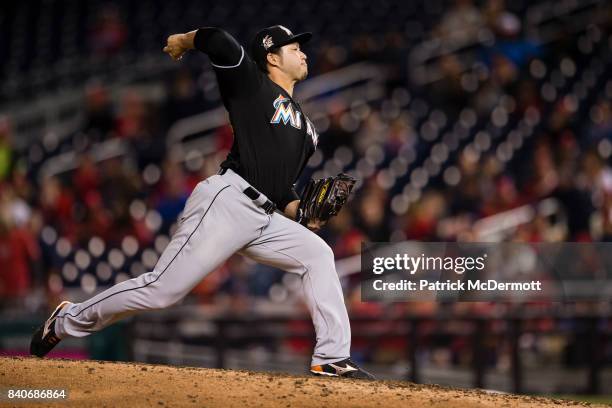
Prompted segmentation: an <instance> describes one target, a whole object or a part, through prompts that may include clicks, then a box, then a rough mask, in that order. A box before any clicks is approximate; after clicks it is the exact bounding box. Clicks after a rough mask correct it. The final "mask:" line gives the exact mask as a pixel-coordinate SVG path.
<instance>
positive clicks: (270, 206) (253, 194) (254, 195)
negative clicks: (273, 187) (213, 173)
mask: <svg viewBox="0 0 612 408" xmlns="http://www.w3.org/2000/svg"><path fill="white" fill-rule="evenodd" d="M226 172H227V168H226V167H222V168H221V169H220V170H219V173H218V174H220V175H223V174H225V173H226ZM243 193H244V195H246V196H247V197H249V198H250V199H251V200H253V201H255V200H257V199H258V198H259V196H260V195H261V193H260V192H259V191H257V190H255V189H254V188H253V187H250V186H249V187H247V188H245V189H244V191H243ZM260 207H261V208H262V209H263V210H264V211H265V212H266V214H272V213H273V212H274V211H275V210H276V205H275V204H274V203H273V202H272V201H270V200H269V199H267V200H266V202H265V203H263V204H261V205H260Z"/></svg>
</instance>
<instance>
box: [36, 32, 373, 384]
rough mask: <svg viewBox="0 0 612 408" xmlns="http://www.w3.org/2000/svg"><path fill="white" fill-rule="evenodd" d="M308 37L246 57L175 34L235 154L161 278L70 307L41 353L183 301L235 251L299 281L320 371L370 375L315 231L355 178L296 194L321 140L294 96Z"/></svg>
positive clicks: (39, 337) (270, 44)
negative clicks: (353, 351) (194, 53)
mask: <svg viewBox="0 0 612 408" xmlns="http://www.w3.org/2000/svg"><path fill="white" fill-rule="evenodd" d="M311 36H312V35H311V33H302V34H298V35H294V34H293V33H292V32H291V31H290V30H289V29H287V28H285V27H283V26H280V25H277V26H272V27H268V28H265V29H263V30H261V31H260V32H258V33H257V34H256V35H255V37H254V39H253V40H252V41H251V46H250V50H249V52H248V53H247V52H246V51H245V49H244V48H243V47H242V46H240V44H238V43H237V42H236V40H235V39H234V38H233V37H232V36H231V35H229V34H228V33H227V32H226V31H224V30H222V29H219V28H213V27H205V28H200V29H198V30H194V31H191V32H188V33H185V34H175V35H171V36H170V37H168V40H167V45H166V46H165V48H164V49H163V50H164V52H166V53H167V54H169V55H170V56H171V57H172V58H173V59H175V60H180V59H181V58H182V57H183V55H184V54H185V53H186V52H188V51H189V50H192V49H196V50H199V51H201V52H203V53H205V54H207V55H208V57H209V58H210V61H211V63H212V66H213V68H214V71H215V73H216V76H217V81H218V83H219V89H220V92H221V97H222V100H223V104H224V106H225V108H226V109H227V111H228V112H229V117H230V122H231V125H232V128H233V131H234V143H233V146H232V148H231V151H230V153H229V154H228V156H227V159H226V160H225V161H224V162H223V163H222V164H221V168H220V170H219V173H218V174H216V175H213V176H211V177H209V178H207V179H206V180H203V181H202V182H200V183H199V184H198V185H197V186H196V188H195V189H194V190H193V192H192V194H191V196H190V197H189V199H188V201H187V203H186V205H185V208H184V210H183V213H182V216H181V218H180V220H179V225H178V228H177V231H176V233H175V234H174V236H173V237H172V240H171V242H170V243H169V245H168V247H167V248H166V249H165V251H164V252H163V254H162V255H161V257H160V259H159V261H158V262H157V264H156V266H155V267H154V269H153V270H152V271H151V272H148V273H144V274H142V275H140V276H138V277H137V278H134V279H130V280H127V281H124V282H121V283H119V284H117V285H115V286H113V287H111V288H109V289H107V290H105V291H104V292H101V293H100V294H98V295H96V296H94V297H92V298H91V299H89V300H87V301H85V302H82V303H71V302H67V301H64V302H62V303H61V304H60V305H58V306H57V308H56V309H55V311H54V312H53V313H52V314H51V316H50V317H49V319H47V321H46V322H45V323H44V324H43V325H42V326H41V327H40V328H39V329H38V330H37V331H36V332H35V333H34V335H33V337H32V341H31V346H30V349H31V353H32V354H33V355H36V356H39V357H42V356H45V355H46V354H47V353H48V352H49V351H51V349H52V348H53V347H54V346H55V345H56V344H57V343H58V342H59V341H60V340H61V339H63V338H65V337H67V336H74V337H83V336H88V335H90V334H91V333H93V332H97V331H99V330H101V329H103V328H104V327H106V326H108V325H110V324H112V323H113V322H115V321H117V320H119V319H121V318H124V317H126V316H129V315H131V314H134V313H137V312H140V311H144V310H154V309H163V308H167V307H169V306H171V305H173V304H175V303H176V302H178V301H179V300H181V299H182V298H183V297H184V296H185V295H187V294H188V293H189V292H190V291H191V289H192V288H193V287H194V286H195V285H196V284H198V283H199V282H200V281H201V280H202V279H203V278H204V277H206V275H208V274H209V273H210V272H211V271H213V270H215V269H216V268H217V267H218V266H219V265H220V264H222V263H223V262H224V261H225V260H226V259H228V258H229V257H230V256H231V255H232V254H234V253H236V252H237V253H240V254H242V255H244V256H247V257H249V258H251V259H253V260H255V261H257V262H260V263H263V264H266V265H270V266H273V267H276V268H280V269H282V270H284V271H286V272H289V273H295V274H297V275H299V276H300V277H301V280H302V285H303V291H304V297H305V300H306V304H307V306H308V310H309V312H310V315H311V317H312V321H313V324H314V328H315V331H316V346H315V348H314V354H313V356H312V362H311V367H310V372H311V373H312V374H314V375H321V376H334V377H335V376H342V377H351V378H361V379H373V378H374V377H373V376H372V375H371V374H369V373H367V372H366V371H365V370H363V369H361V368H360V367H359V366H358V365H357V364H355V363H354V362H353V361H351V359H350V345H351V329H350V326H349V319H348V315H347V311H346V307H345V304H344V299H343V294H342V288H341V286H340V281H339V279H338V274H337V273H336V270H335V264H334V254H333V252H332V250H331V248H330V247H329V246H328V245H327V244H326V243H325V242H324V241H323V240H322V239H321V238H320V237H319V236H318V235H316V234H315V233H314V232H313V230H314V231H316V230H318V229H319V228H320V227H321V226H322V225H323V224H324V223H325V221H326V220H327V219H328V218H329V217H330V216H332V215H335V214H336V213H337V211H338V210H339V208H340V207H341V206H342V204H344V202H345V200H346V197H347V196H348V194H349V193H350V190H351V188H352V185H353V183H354V180H351V178H350V177H347V176H346V175H339V176H338V177H336V178H329V179H325V180H320V181H319V182H318V183H317V182H311V184H310V185H309V188H308V190H309V194H308V197H305V196H303V197H302V200H300V198H299V196H298V195H297V194H296V191H295V190H294V187H293V186H294V183H295V182H296V180H297V179H298V177H299V175H300V173H301V172H302V170H303V168H304V166H305V165H306V163H307V162H308V159H309V158H310V156H311V155H312V153H313V152H314V151H315V149H316V147H317V141H318V137H319V136H318V134H317V131H316V129H315V127H314V125H313V123H312V122H311V121H310V120H309V119H308V117H307V116H306V114H305V113H304V111H303V110H302V108H301V106H300V104H299V103H298V102H297V101H296V100H295V99H293V88H294V86H295V84H296V83H297V82H299V81H302V80H304V79H305V78H306V76H307V74H308V65H307V59H306V55H305V54H304V52H303V51H302V49H301V45H302V44H304V43H305V42H307V41H308V40H309V39H310V38H311Z"/></svg>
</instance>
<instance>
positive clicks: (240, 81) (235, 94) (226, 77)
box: [194, 27, 262, 100]
mask: <svg viewBox="0 0 612 408" xmlns="http://www.w3.org/2000/svg"><path fill="white" fill-rule="evenodd" d="M194 46H195V48H196V49H198V50H200V51H202V52H203V53H205V54H207V55H208V57H209V58H210V61H211V65H212V66H213V68H214V70H215V73H216V75H217V81H218V83H219V90H220V92H221V97H222V98H223V100H228V99H233V98H239V97H241V96H243V95H247V94H249V93H252V92H253V91H255V90H257V89H258V88H259V87H260V86H261V83H262V73H261V71H260V70H259V68H258V67H257V64H255V62H253V60H252V59H251V58H250V57H249V55H248V53H247V52H246V50H245V49H244V47H243V46H241V45H240V44H239V43H238V42H237V41H236V39H235V38H234V37H232V36H231V35H230V34H229V33H228V32H227V31H225V30H222V29H220V28H215V27H204V28H200V29H198V30H197V32H196V35H195V38H194Z"/></svg>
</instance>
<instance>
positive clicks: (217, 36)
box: [193, 27, 242, 66]
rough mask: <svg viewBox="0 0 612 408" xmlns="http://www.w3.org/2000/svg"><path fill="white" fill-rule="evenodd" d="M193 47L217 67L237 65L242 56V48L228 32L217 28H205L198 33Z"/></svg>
mask: <svg viewBox="0 0 612 408" xmlns="http://www.w3.org/2000/svg"><path fill="white" fill-rule="evenodd" d="M193 45H194V46H195V48H196V49H197V50H199V51H202V52H203V53H205V54H206V55H208V57H209V58H210V60H211V61H212V63H213V64H215V65H222V66H230V65H235V64H237V63H238V61H239V60H240V57H241V56H242V47H241V46H240V44H238V42H237V41H236V39H235V38H234V37H232V36H231V35H230V34H229V33H228V32H227V31H225V30H223V29H220V28H216V27H203V28H200V29H198V31H196V34H195V37H194V39H193Z"/></svg>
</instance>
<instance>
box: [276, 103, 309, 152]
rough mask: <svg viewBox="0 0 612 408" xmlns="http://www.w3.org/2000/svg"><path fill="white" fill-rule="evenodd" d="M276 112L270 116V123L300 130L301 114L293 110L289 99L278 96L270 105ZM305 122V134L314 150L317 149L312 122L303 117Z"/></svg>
mask: <svg viewBox="0 0 612 408" xmlns="http://www.w3.org/2000/svg"><path fill="white" fill-rule="evenodd" d="M272 105H273V106H274V109H276V111H275V112H274V115H272V119H270V123H272V124H278V123H281V122H283V124H284V125H287V124H289V125H291V126H293V127H294V128H296V129H302V112H300V111H299V110H296V109H294V108H293V104H292V103H291V100H290V99H289V98H285V97H284V96H283V95H278V98H276V99H275V100H274V102H273V104H272ZM304 118H305V121H306V133H307V134H308V135H309V136H310V137H311V138H312V143H313V144H314V146H315V148H316V147H317V142H318V141H319V135H318V134H317V131H316V130H315V127H314V125H313V124H312V122H311V121H310V120H309V119H308V118H307V117H305V116H304Z"/></svg>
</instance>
